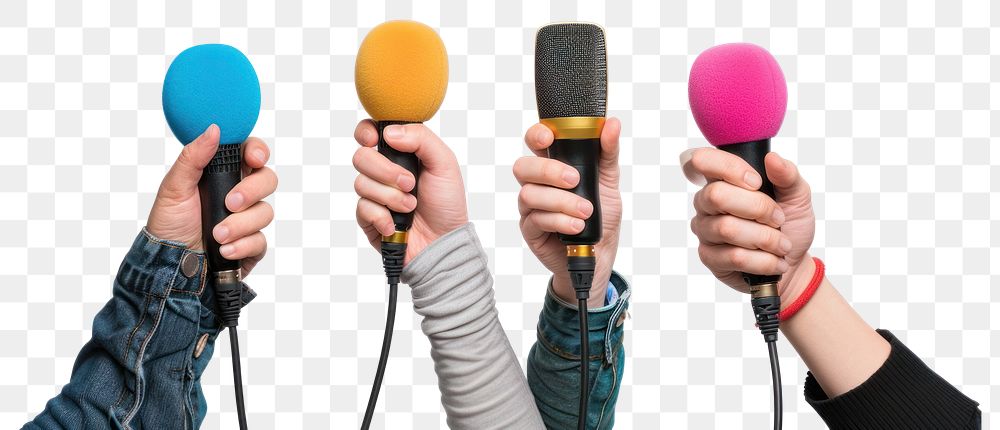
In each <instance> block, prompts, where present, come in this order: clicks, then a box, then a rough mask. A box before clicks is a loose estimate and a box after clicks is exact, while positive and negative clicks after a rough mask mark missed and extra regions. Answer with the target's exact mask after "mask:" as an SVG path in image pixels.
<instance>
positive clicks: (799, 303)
mask: <svg viewBox="0 0 1000 430" xmlns="http://www.w3.org/2000/svg"><path fill="white" fill-rule="evenodd" d="M813 262H814V263H816V271H815V272H813V277H812V279H810V280H809V285H808V286H806V289H805V290H804V291H802V294H801V295H799V297H798V298H796V299H795V301H794V302H792V304H790V305H788V307H786V308H785V309H782V310H781V312H779V313H778V321H787V320H788V319H789V318H791V317H793V316H795V314H796V313H798V312H799V311H800V310H802V308H803V307H805V305H806V303H809V300H810V299H812V297H813V294H816V290H817V289H819V286H820V285H821V284H823V275H824V273H825V272H826V267H825V266H824V265H823V260H820V259H819V258H816V257H813Z"/></svg>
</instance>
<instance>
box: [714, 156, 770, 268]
mask: <svg viewBox="0 0 1000 430" xmlns="http://www.w3.org/2000/svg"><path fill="white" fill-rule="evenodd" d="M719 149H721V150H723V151H726V152H728V153H730V154H733V155H736V156H737V157H740V158H742V159H743V160H744V161H746V162H747V164H749V165H750V167H753V169H754V170H756V171H757V173H759V174H760V178H761V180H763V183H762V184H761V186H760V192H762V193H764V194H767V195H768V196H769V197H771V198H772V199H773V198H774V184H772V183H771V180H770V179H768V178H767V170H766V169H765V168H764V157H765V156H766V155H767V154H768V153H769V152H771V139H764V140H755V141H753V142H743V143H734V144H732V145H723V146H720V147H719ZM743 280H745V281H746V282H747V284H749V285H761V284H769V283H774V282H778V281H779V280H781V275H754V274H752V273H744V274H743Z"/></svg>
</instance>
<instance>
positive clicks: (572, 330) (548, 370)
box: [528, 273, 631, 429]
mask: <svg viewBox="0 0 1000 430" xmlns="http://www.w3.org/2000/svg"><path fill="white" fill-rule="evenodd" d="M610 284H611V286H610V287H609V288H613V289H614V291H615V292H616V293H617V297H616V298H615V299H614V300H612V301H611V303H610V304H606V305H604V306H601V307H596V308H591V309H590V310H589V312H588V318H589V319H588V322H589V327H588V328H589V330H590V332H589V333H588V334H587V337H588V338H589V341H590V343H589V349H590V351H589V352H590V366H589V372H590V375H591V377H590V387H589V393H590V394H589V397H588V399H589V403H588V406H587V428H590V429H610V428H613V427H614V421H615V405H616V403H617V400H618V392H619V390H620V388H621V381H622V376H623V373H624V370H625V366H624V359H625V350H624V346H623V339H624V332H625V330H624V324H623V323H624V319H625V313H626V311H627V309H628V304H629V298H630V296H631V289H630V287H629V285H628V283H626V282H625V280H624V279H623V278H622V277H621V276H619V275H618V274H615V273H613V274H612V275H611V282H610ZM601 300H602V304H604V303H603V300H604V297H601ZM537 333H538V341H537V342H536V343H535V345H534V346H532V348H531V353H530V354H529V355H528V384H529V385H530V386H531V391H532V394H533V395H534V397H535V402H536V403H537V404H538V409H539V412H541V414H542V419H543V420H544V421H545V426H546V427H547V428H550V429H565V428H575V427H576V424H577V419H578V416H579V401H580V389H579V387H580V349H581V348H580V326H579V315H578V309H577V307H576V305H574V304H572V303H570V302H567V301H565V300H562V299H560V298H559V297H558V296H557V295H556V294H555V292H554V290H553V289H552V288H551V287H550V288H549V290H548V292H547V294H546V298H545V304H544V307H543V309H542V312H541V315H540V316H539V319H538V332H537Z"/></svg>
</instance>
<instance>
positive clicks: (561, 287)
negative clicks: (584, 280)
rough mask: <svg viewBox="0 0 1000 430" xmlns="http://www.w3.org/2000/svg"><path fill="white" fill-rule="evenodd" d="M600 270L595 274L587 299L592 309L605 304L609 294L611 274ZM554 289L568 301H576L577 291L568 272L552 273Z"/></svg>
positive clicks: (561, 297)
mask: <svg viewBox="0 0 1000 430" xmlns="http://www.w3.org/2000/svg"><path fill="white" fill-rule="evenodd" d="M602 272H603V271H600V270H599V271H598V273H595V274H594V281H593V283H592V284H591V287H590V299H588V300H587V307H589V308H590V309H593V308H598V307H601V306H604V300H605V297H606V296H607V294H608V284H609V283H610V282H611V274H610V273H608V274H604V273H602ZM552 291H553V292H555V295H556V297H559V298H560V299H562V300H563V301H565V302H566V303H576V302H577V299H576V291H574V290H573V285H572V282H571V281H570V280H569V274H568V273H565V272H563V273H559V274H553V275H552Z"/></svg>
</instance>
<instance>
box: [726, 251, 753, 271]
mask: <svg viewBox="0 0 1000 430" xmlns="http://www.w3.org/2000/svg"><path fill="white" fill-rule="evenodd" d="M726 258H727V259H728V260H729V263H731V264H732V265H733V266H734V267H746V265H747V263H749V262H750V256H749V255H748V254H747V253H746V251H744V250H742V249H740V248H733V249H731V250H730V251H729V252H728V255H727V256H726Z"/></svg>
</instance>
